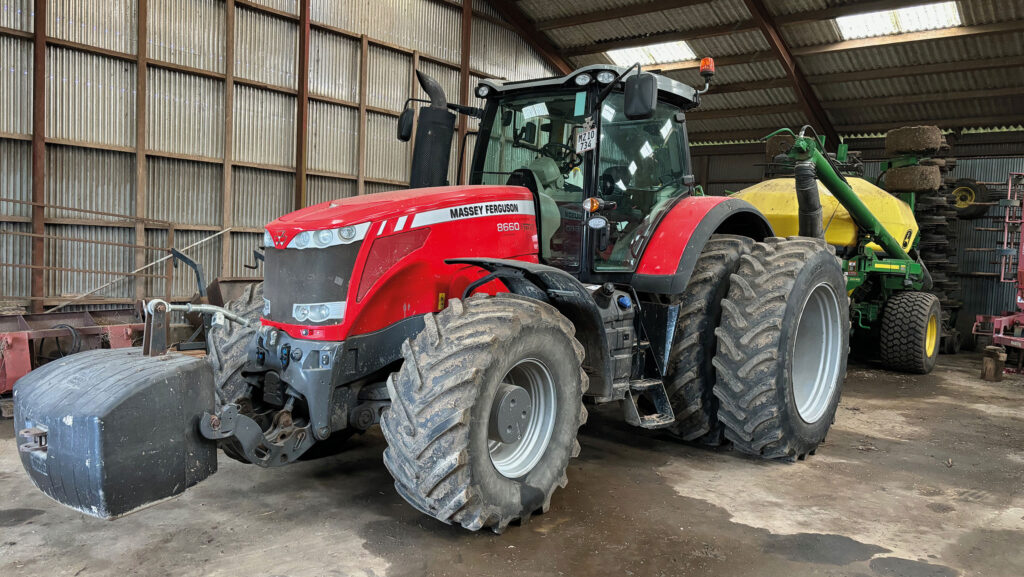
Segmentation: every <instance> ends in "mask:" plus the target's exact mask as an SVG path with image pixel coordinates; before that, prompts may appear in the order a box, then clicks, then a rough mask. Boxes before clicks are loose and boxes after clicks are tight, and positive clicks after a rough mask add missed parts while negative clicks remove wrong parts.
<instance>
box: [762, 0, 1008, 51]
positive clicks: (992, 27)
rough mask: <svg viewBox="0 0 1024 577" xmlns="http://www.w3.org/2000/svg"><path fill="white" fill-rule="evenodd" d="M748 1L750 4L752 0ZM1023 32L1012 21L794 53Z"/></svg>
mask: <svg viewBox="0 0 1024 577" xmlns="http://www.w3.org/2000/svg"><path fill="white" fill-rule="evenodd" d="M746 1H747V2H748V3H750V1H751V0H746ZM1021 31H1024V20H1011V21H1009V22H996V23H994V24H979V25H977V26H957V27H955V28H941V29H939V30H924V31H922V32H908V33H906V34H894V35H891V36H873V37H871V38H858V39H856V40H844V41H842V42H833V43H831V44H817V45H814V46H803V47H800V48H795V49H793V51H792V52H793V55H795V56H813V55H815V54H827V53H829V52H842V51H844V50H856V49H858V48H872V47H875V46H890V45H893V44H907V43H910V42H924V41H926V40H941V39H944V38H961V37H964V36H976V35H979V34H1003V33H1007V32H1021Z"/></svg>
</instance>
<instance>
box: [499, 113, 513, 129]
mask: <svg viewBox="0 0 1024 577" xmlns="http://www.w3.org/2000/svg"><path fill="white" fill-rule="evenodd" d="M511 124H512V111H511V110H505V111H503V112H502V113H501V125H502V126H511Z"/></svg>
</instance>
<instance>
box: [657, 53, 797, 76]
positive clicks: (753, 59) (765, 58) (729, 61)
mask: <svg viewBox="0 0 1024 577" xmlns="http://www.w3.org/2000/svg"><path fill="white" fill-rule="evenodd" d="M776 58H777V57H776V56H775V52H774V51H772V50H762V51H759V52H751V53H749V54H734V55H731V56H718V57H716V58H715V65H716V66H733V65H736V64H754V63H757V62H770V61H772V60H775V59H776ZM699 68H700V59H696V60H680V61H678V62H662V63H661V64H648V65H647V66H644V67H643V69H644V70H647V71H650V72H672V71H674V70H691V69H699Z"/></svg>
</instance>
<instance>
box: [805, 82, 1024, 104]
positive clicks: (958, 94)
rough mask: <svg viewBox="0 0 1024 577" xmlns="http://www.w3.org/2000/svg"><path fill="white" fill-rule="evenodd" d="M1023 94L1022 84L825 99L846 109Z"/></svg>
mask: <svg viewBox="0 0 1024 577" xmlns="http://www.w3.org/2000/svg"><path fill="white" fill-rule="evenodd" d="M1022 95H1024V86H1011V87H1009V88H992V89H984V88H978V89H976V90H957V91H953V92H929V93H927V94H903V95H898V96H885V97H879V98H855V99H851V100H829V101H825V103H824V104H825V106H826V107H828V108H830V109H831V108H836V109H848V108H858V109H859V108H863V107H864V106H865V105H868V106H896V105H899V104H919V103H923V102H947V101H950V100H974V99H992V98H1002V97H1007V96H1022Z"/></svg>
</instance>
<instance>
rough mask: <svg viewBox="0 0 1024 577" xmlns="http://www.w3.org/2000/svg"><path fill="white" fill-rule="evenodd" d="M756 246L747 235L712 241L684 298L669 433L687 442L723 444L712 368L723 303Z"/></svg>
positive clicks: (670, 379)
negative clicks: (742, 262)
mask: <svg viewBox="0 0 1024 577" xmlns="http://www.w3.org/2000/svg"><path fill="white" fill-rule="evenodd" d="M753 244H754V241H753V240H752V239H750V238H747V237H743V236H731V235H715V236H712V237H711V240H709V241H708V243H707V244H706V245H704V250H703V251H701V254H700V256H699V257H698V258H697V263H696V264H695V265H694V267H693V274H692V275H691V276H690V281H689V283H688V284H687V285H686V290H685V291H684V292H683V294H682V299H681V301H680V303H679V320H678V322H677V323H676V332H675V337H674V338H673V339H672V351H671V352H670V354H669V360H668V371H667V373H666V375H665V390H666V391H667V392H668V398H669V401H671V403H672V410H673V411H674V412H675V415H676V420H675V422H674V423H673V424H672V426H670V427H669V430H670V431H671V432H672V434H674V435H675V436H677V437H679V438H681V439H683V440H684V441H698V442H701V443H704V444H708V445H717V444H719V443H721V440H722V430H721V429H722V428H721V425H720V424H719V422H718V399H716V398H715V394H714V392H713V388H714V384H715V367H714V366H713V365H712V364H711V360H712V359H713V358H714V356H715V350H716V348H717V339H716V337H715V328H717V327H718V323H719V320H720V319H721V317H722V302H721V301H722V299H724V298H725V296H726V293H727V292H728V290H729V276H730V275H731V274H732V273H734V272H736V268H737V267H738V266H739V262H740V257H741V256H743V255H745V254H748V253H749V252H750V247H751V246H752V245H753Z"/></svg>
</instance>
